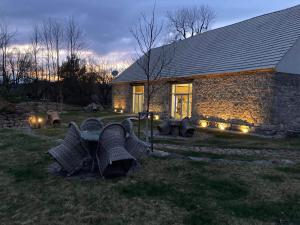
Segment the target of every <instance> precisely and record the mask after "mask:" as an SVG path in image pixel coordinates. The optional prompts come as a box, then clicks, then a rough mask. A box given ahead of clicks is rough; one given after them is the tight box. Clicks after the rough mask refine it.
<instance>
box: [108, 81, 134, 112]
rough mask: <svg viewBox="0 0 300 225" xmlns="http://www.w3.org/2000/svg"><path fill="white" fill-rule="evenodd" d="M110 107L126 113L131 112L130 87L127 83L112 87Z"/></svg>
mask: <svg viewBox="0 0 300 225" xmlns="http://www.w3.org/2000/svg"><path fill="white" fill-rule="evenodd" d="M112 106H113V108H114V109H123V110H124V112H127V113H130V112H132V86H131V85H130V84H129V83H127V84H114V85H113V86H112Z"/></svg>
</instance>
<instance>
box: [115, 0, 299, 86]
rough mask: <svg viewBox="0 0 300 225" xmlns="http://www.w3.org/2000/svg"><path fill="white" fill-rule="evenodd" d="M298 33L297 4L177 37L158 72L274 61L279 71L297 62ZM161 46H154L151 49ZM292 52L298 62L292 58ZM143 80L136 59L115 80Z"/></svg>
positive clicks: (242, 67) (179, 73)
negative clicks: (171, 53) (169, 60)
mask: <svg viewBox="0 0 300 225" xmlns="http://www.w3.org/2000/svg"><path fill="white" fill-rule="evenodd" d="M299 37H300V5H297V6H295V7H292V8H288V9H285V10H281V11H277V12H273V13H269V14H265V15H262V16H258V17H254V18H252V19H248V20H245V21H242V22H239V23H235V24H232V25H229V26H225V27H222V28H218V29H215V30H211V31H208V32H206V33H203V34H199V35H196V36H194V37H191V38H188V39H185V40H182V41H178V42H177V43H176V50H175V56H174V58H173V60H172V63H171V64H170V65H169V66H168V68H165V69H164V70H163V71H162V73H161V76H162V77H188V76H192V75H199V76H200V75H206V74H220V73H231V72H240V71H248V70H258V69H269V68H272V69H277V65H280V70H281V71H280V72H285V70H288V69H287V68H288V67H289V66H291V65H290V64H295V63H296V64H298V65H300V41H298V42H297V40H298V39H299ZM170 46H171V45H169V46H167V47H170ZM295 46H296V47H295ZM294 47H295V49H293V48H294ZM161 49H162V47H159V48H156V49H154V52H155V51H156V52H157V51H160V50H161ZM298 50H299V51H298ZM290 52H291V53H290ZM288 53H290V54H288ZM295 54H296V55H297V56H298V57H299V62H291V60H292V61H293V59H294V58H295V57H294V56H295ZM294 61H295V59H294ZM282 64H283V65H282ZM288 65H289V66H288ZM295 71H296V72H297V70H295ZM286 72H289V71H286ZM299 73H300V66H299ZM144 80H146V76H145V74H144V73H143V71H142V70H141V69H140V67H139V65H138V64H137V62H135V63H133V64H132V65H131V66H130V67H129V68H127V69H126V70H125V71H124V72H123V73H121V74H120V76H119V77H118V78H116V79H115V80H114V82H115V83H117V82H131V81H144Z"/></svg>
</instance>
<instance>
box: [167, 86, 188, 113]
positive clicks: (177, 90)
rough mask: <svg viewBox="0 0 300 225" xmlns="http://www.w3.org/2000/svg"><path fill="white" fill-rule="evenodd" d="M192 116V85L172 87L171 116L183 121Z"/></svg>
mask: <svg viewBox="0 0 300 225" xmlns="http://www.w3.org/2000/svg"><path fill="white" fill-rule="evenodd" d="M191 115H192V84H173V85H172V110H171V116H172V117H173V118H175V119H183V118H185V117H191Z"/></svg>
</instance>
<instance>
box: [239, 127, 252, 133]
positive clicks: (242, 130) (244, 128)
mask: <svg viewBox="0 0 300 225" xmlns="http://www.w3.org/2000/svg"><path fill="white" fill-rule="evenodd" d="M240 130H241V132H242V133H244V134H247V133H249V131H250V127H249V126H245V125H242V126H240Z"/></svg>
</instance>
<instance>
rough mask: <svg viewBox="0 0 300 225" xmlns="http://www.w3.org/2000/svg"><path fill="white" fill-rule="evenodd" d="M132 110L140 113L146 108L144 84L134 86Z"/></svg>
mask: <svg viewBox="0 0 300 225" xmlns="http://www.w3.org/2000/svg"><path fill="white" fill-rule="evenodd" d="M132 100H133V102H132V106H133V107H132V111H133V113H139V112H142V111H143V108H144V86H133V96H132Z"/></svg>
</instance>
